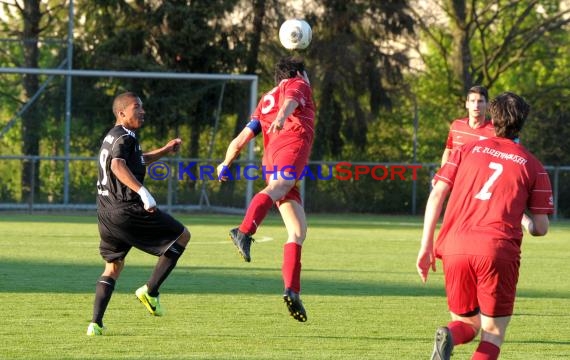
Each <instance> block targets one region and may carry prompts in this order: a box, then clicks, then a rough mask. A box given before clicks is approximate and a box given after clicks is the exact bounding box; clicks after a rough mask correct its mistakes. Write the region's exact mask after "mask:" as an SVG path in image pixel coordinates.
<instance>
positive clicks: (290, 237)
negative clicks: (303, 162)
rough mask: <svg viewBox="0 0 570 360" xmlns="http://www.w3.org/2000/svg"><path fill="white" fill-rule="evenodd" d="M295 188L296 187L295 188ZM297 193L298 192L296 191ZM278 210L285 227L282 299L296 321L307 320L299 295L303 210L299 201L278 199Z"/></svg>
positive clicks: (305, 232)
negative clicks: (283, 289)
mask: <svg viewBox="0 0 570 360" xmlns="http://www.w3.org/2000/svg"><path fill="white" fill-rule="evenodd" d="M295 189H296V188H295ZM297 193H298V192H297ZM278 205H279V212H280V213H281V217H282V218H283V222H284V223H285V227H286V229H287V242H286V243H285V245H284V246H283V266H282V268H281V272H282V276H283V285H284V288H285V291H284V294H283V299H284V301H285V303H286V304H287V308H288V309H289V313H290V314H291V316H292V317H293V318H295V319H296V320H298V321H301V322H304V321H307V313H306V311H305V308H304V306H303V303H302V301H301V298H300V296H299V293H300V292H301V252H302V249H303V242H304V240H305V237H306V235H307V221H306V217H305V211H304V209H303V207H302V206H301V204H300V199H299V201H296V200H290V199H288V200H285V201H279V204H278Z"/></svg>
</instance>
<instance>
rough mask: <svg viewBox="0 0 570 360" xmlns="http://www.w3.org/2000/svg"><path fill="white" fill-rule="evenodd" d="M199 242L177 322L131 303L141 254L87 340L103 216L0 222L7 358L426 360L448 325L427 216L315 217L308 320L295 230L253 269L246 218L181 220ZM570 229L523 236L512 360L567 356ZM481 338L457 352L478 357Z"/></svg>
mask: <svg viewBox="0 0 570 360" xmlns="http://www.w3.org/2000/svg"><path fill="white" fill-rule="evenodd" d="M178 218H179V219H180V220H182V221H183V223H184V224H186V225H187V226H188V227H189V228H190V231H191V233H192V235H193V237H192V241H191V244H190V245H189V247H188V250H187V251H186V253H185V254H184V256H183V257H182V258H181V259H180V261H179V263H178V267H177V268H176V269H175V270H174V272H173V273H172V275H171V277H170V278H169V279H168V280H167V282H166V283H165V284H164V285H163V287H162V289H161V290H162V295H161V302H162V304H163V306H164V307H165V309H166V311H167V314H166V316H165V317H162V318H155V317H152V316H150V315H149V314H148V313H147V311H146V310H145V309H144V308H143V306H142V305H141V304H140V303H139V302H138V300H137V299H136V298H135V296H134V291H135V290H136V288H138V287H139V286H140V285H141V284H143V283H144V282H145V281H146V280H147V278H148V276H149V275H150V272H151V270H152V267H153V266H154V264H155V261H156V258H154V257H152V256H149V255H146V254H144V253H141V252H139V251H136V250H133V251H132V252H131V254H129V257H128V258H127V263H126V267H125V270H124V271H123V274H122V276H121V278H120V279H119V281H118V283H117V286H116V291H115V293H114V295H113V298H112V299H111V303H110V305H109V308H108V310H107V313H106V316H105V326H106V327H107V332H106V335H107V336H103V337H95V338H90V337H87V336H86V335H85V330H86V328H87V325H88V323H89V321H90V319H91V311H92V303H93V296H94V294H93V292H94V289H95V282H96V280H97V278H98V277H99V275H100V273H101V271H102V269H103V262H102V260H101V258H100V257H99V254H98V242H99V238H98V232H97V225H96V218H95V216H94V215H93V216H61V215H59V216H56V215H41V216H40V215H37V216H28V215H3V216H2V219H0V247H1V251H0V299H1V303H2V316H1V319H0V324H1V326H0V339H1V340H0V359H414V360H415V359H428V358H429V355H430V354H431V348H432V337H433V332H434V330H435V329H436V327H437V326H439V325H442V324H445V323H447V321H448V318H449V315H448V313H447V307H446V301H445V295H444V291H443V278H442V274H441V271H439V270H440V269H439V267H440V263H438V272H436V273H432V274H430V279H429V281H428V283H427V284H426V285H422V284H421V282H420V279H419V277H418V275H417V273H416V270H415V260H416V255H417V250H418V244H419V238H420V234H421V219H420V218H419V217H418V218H410V217H381V216H360V215H358V216H357V215H342V216H341V215H339V216H324V215H313V216H310V218H309V235H308V238H307V241H306V243H305V246H304V252H303V273H302V280H303V292H302V296H303V301H304V303H305V306H306V308H307V312H308V316H309V320H308V321H307V322H306V323H298V322H296V321H295V320H293V319H292V318H291V317H289V316H288V314H287V312H286V308H285V305H284V304H283V302H282V298H281V293H282V282H281V274H280V267H281V256H282V244H283V238H284V235H285V231H284V227H283V225H282V223H281V220H280V219H279V218H278V217H277V216H275V215H274V214H273V215H271V217H270V218H268V219H267V220H266V222H265V223H264V225H263V226H262V228H261V229H260V231H259V233H258V234H257V235H256V238H257V239H258V240H261V241H258V242H257V243H255V244H253V247H252V258H253V259H252V262H251V263H244V262H243V261H242V260H241V258H240V257H239V256H238V254H237V252H236V251H235V249H234V248H233V245H232V244H231V242H230V241H228V240H227V238H226V236H227V231H228V230H229V229H230V227H232V226H234V225H237V224H238V223H239V220H240V217H237V216H221V215H192V216H189V215H184V216H179V217H178ZM568 239H570V223H569V222H557V223H554V224H552V227H551V231H550V232H549V234H548V235H547V236H546V237H544V238H532V237H530V236H525V239H524V241H523V260H522V269H521V278H520V281H519V287H518V289H519V295H518V299H517V303H516V308H515V315H514V316H513V320H512V321H511V325H510V327H509V331H508V333H507V340H506V343H505V344H504V345H503V348H502V353H501V354H502V358H503V359H542V360H545V359H567V358H570V282H569V280H568V274H569V273H570V261H569V254H570V242H569V241H568ZM475 347H476V342H474V343H471V344H468V345H464V346H460V347H456V349H455V355H454V357H453V358H454V359H469V358H470V354H471V353H472V352H473V350H474V348H475Z"/></svg>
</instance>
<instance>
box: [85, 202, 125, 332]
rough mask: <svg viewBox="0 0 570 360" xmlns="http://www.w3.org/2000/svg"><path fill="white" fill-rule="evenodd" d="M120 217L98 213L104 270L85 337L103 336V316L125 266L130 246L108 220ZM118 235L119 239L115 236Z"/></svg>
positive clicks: (118, 215)
mask: <svg viewBox="0 0 570 360" xmlns="http://www.w3.org/2000/svg"><path fill="white" fill-rule="evenodd" d="M119 217H121V214H120V213H115V212H111V213H98V220H99V234H100V236H101V242H100V244H99V252H100V254H101V257H102V258H103V259H104V260H105V269H104V270H103V273H102V274H101V276H100V277H99V279H98V280H97V284H96V285H95V300H94V302H93V317H92V319H91V323H90V324H89V326H88V328H87V335H89V336H94V335H103V316H104V315H105V311H106V310H107V306H108V305H109V302H110V300H111V296H112V295H113V291H114V290H115V284H116V282H117V280H118V279H119V276H120V275H121V271H122V270H123V268H124V266H125V260H124V259H125V257H126V256H127V254H128V252H129V250H130V249H131V246H130V245H129V244H127V243H125V242H123V241H122V239H121V238H120V236H121V229H120V228H118V227H116V226H115V225H114V224H113V223H112V221H111V220H110V219H112V218H119ZM115 235H118V236H119V237H117V236H115Z"/></svg>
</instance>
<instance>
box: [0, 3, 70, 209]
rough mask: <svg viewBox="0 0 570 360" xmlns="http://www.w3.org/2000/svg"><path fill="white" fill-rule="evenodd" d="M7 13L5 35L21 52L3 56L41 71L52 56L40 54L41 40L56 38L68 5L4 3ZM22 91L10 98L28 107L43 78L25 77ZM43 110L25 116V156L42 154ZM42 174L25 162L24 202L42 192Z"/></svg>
mask: <svg viewBox="0 0 570 360" xmlns="http://www.w3.org/2000/svg"><path fill="white" fill-rule="evenodd" d="M1 4H2V6H3V9H4V12H5V14H6V16H7V17H8V19H9V24H10V25H11V26H8V22H7V23H6V24H4V26H3V29H2V30H3V31H2V32H3V33H4V34H6V35H7V36H9V37H11V38H17V39H18V40H19V43H20V44H21V46H22V47H21V50H20V49H18V48H14V47H6V48H5V52H4V53H3V54H2V55H3V57H4V58H5V59H7V60H8V63H11V64H9V65H12V66H16V67H26V68H38V67H40V63H41V61H44V62H45V61H49V60H48V59H51V58H52V56H44V57H43V58H42V54H41V53H40V47H39V44H40V43H41V42H42V40H43V39H42V38H50V37H52V38H55V36H53V35H54V34H55V33H56V32H57V26H55V25H54V24H55V23H57V21H56V20H57V19H58V18H61V15H62V14H61V11H62V10H64V9H65V4H58V2H56V1H41V0H24V1H23V3H20V2H19V1H13V2H7V1H2V2H1ZM22 84H23V91H22V94H21V97H20V94H18V93H17V92H15V94H18V95H16V96H11V98H12V100H13V101H17V102H19V103H21V104H26V103H28V102H29V101H31V99H32V98H33V97H34V96H35V95H37V94H38V93H39V89H40V78H39V76H38V75H35V74H25V75H23V81H22ZM15 88H18V87H15ZM41 115H42V110H41V109H40V108H39V107H38V106H30V107H29V108H28V109H27V111H25V112H23V113H22V115H21V116H22V153H23V154H24V155H31V156H33V155H39V153H40V139H41V134H42V131H43V129H44V126H43V124H44V122H43V121H42V120H43V119H42V118H41ZM39 184H40V171H39V163H38V162H30V161H28V160H25V161H24V162H23V163H22V194H21V197H22V199H24V200H28V199H29V197H30V196H31V194H32V193H34V192H36V191H37V190H38V189H39Z"/></svg>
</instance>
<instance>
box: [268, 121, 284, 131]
mask: <svg viewBox="0 0 570 360" xmlns="http://www.w3.org/2000/svg"><path fill="white" fill-rule="evenodd" d="M283 123H285V119H283V121H279V120H277V119H275V120H273V122H272V123H271V125H269V128H268V129H267V133H268V134H271V133H278V132H279V131H281V130H283Z"/></svg>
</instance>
